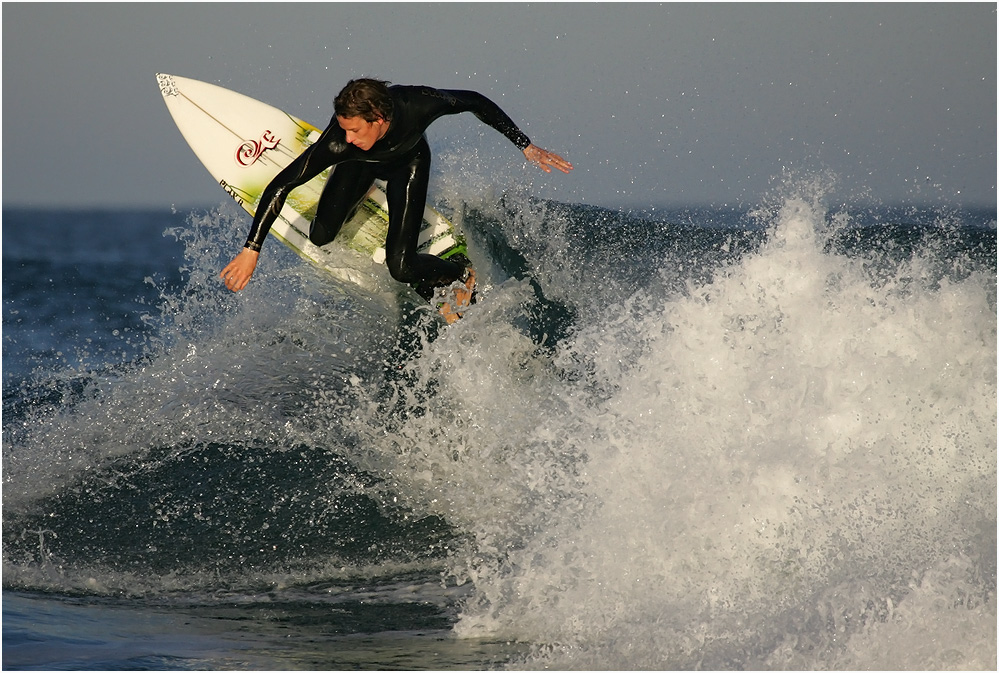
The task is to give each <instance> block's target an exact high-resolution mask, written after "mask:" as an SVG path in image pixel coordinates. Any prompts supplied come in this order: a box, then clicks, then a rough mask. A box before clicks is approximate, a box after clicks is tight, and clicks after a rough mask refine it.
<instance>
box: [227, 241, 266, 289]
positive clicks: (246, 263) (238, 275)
mask: <svg viewBox="0 0 999 673" xmlns="http://www.w3.org/2000/svg"><path fill="white" fill-rule="evenodd" d="M259 257H260V252H259V251H257V250H250V249H249V248H243V251H242V252H241V253H239V254H238V255H236V259H234V260H232V261H231V262H229V265H228V266H226V268H224V269H222V273H220V274H219V277H220V278H222V279H223V280H224V281H225V286H226V287H227V288H229V289H230V290H232V291H233V292H239V291H240V290H242V289H243V288H244V287H246V284H247V283H249V282H250V276H252V275H253V271H254V269H256V268H257V258H259Z"/></svg>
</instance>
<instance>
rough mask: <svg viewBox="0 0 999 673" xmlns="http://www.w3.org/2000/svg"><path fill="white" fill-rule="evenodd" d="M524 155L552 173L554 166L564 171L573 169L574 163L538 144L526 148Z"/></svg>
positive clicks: (546, 171) (545, 170)
mask: <svg viewBox="0 0 999 673" xmlns="http://www.w3.org/2000/svg"><path fill="white" fill-rule="evenodd" d="M524 156H525V157H527V160H528V161H530V162H531V163H533V164H537V165H538V166H539V167H540V168H541V170H543V171H544V172H545V173H551V172H552V168H553V167H554V168H557V169H559V170H560V171H562V172H563V173H568V172H569V171H571V170H572V164H570V163H569V162H568V161H566V160H565V159H563V158H562V157H560V156H559V155H557V154H555V153H554V152H549V151H548V150H543V149H541V148H540V147H538V146H537V145H534V144H531V145H528V146H527V147H525V148H524Z"/></svg>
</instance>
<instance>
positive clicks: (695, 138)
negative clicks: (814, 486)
mask: <svg viewBox="0 0 999 673" xmlns="http://www.w3.org/2000/svg"><path fill="white" fill-rule="evenodd" d="M2 12H3V15H2V20H3V80H2V93H3V205H4V207H5V208H7V207H15V206H16V207H60V208H61V207H72V206H79V207H84V208H94V207H108V208H118V207H121V208H131V207H176V208H181V209H183V208H200V207H212V206H214V205H217V204H218V203H220V202H223V201H224V200H225V197H224V195H223V194H222V193H221V190H220V189H219V188H218V186H217V185H215V183H214V182H213V180H212V179H211V178H210V176H209V175H208V173H207V171H206V170H205V169H204V168H203V167H202V166H201V164H200V163H199V162H198V161H197V159H196V158H195V157H194V154H193V153H192V152H191V150H190V148H189V147H188V146H187V145H186V143H185V142H184V141H183V138H182V137H181V136H180V133H179V131H178V130H177V128H176V126H175V125H174V124H173V122H172V120H171V118H170V116H169V113H168V112H167V110H166V106H165V105H164V104H163V101H162V98H161V96H160V93H159V89H158V87H157V84H156V73H158V72H165V73H170V74H174V75H181V76H185V77H191V78H194V79H201V80H205V81H208V82H212V83H215V84H219V85H221V86H224V87H226V88H230V89H234V90H236V91H239V92H241V93H244V94H247V95H249V96H252V97H254V98H259V99H261V100H263V101H266V102H268V103H270V104H272V105H276V106H277V107H280V108H282V109H285V110H286V111H288V112H290V113H292V114H294V115H296V116H298V117H301V118H303V119H306V120H308V121H311V122H313V123H314V124H316V125H318V126H324V125H325V124H326V123H328V121H329V119H330V116H331V114H332V103H331V100H332V98H333V97H334V96H335V95H336V93H337V92H338V91H339V90H340V88H342V86H343V85H344V84H346V82H347V81H348V80H349V79H351V78H352V77H357V76H362V75H367V76H376V77H380V78H382V79H387V80H390V81H392V82H394V83H398V84H426V85H430V86H436V87H440V88H456V89H474V90H477V91H480V92H482V93H484V94H485V95H487V96H489V97H490V98H492V99H493V100H495V101H496V102H497V103H499V104H500V106H501V107H502V108H503V109H504V110H505V111H506V112H507V113H508V114H509V115H510V116H511V117H512V118H513V119H514V120H515V121H516V122H517V123H518V124H519V125H520V126H521V128H522V129H523V130H524V131H525V132H526V133H527V134H528V135H529V136H530V137H531V139H532V141H534V143H535V144H537V145H539V146H541V147H544V148H547V149H550V150H552V151H555V152H557V153H559V154H561V155H563V156H565V157H566V158H567V159H569V160H570V161H571V162H572V163H573V164H574V165H575V170H574V171H573V173H572V174H570V175H562V174H560V173H557V172H555V173H553V174H551V175H547V174H545V173H543V172H541V171H540V170H536V169H531V171H530V172H528V171H525V170H524V168H523V164H524V160H523V155H521V154H520V153H519V152H518V151H517V150H516V148H515V147H514V146H513V145H511V144H510V143H509V142H508V141H506V140H505V139H504V138H503V137H502V136H500V135H499V134H497V133H495V132H494V131H492V130H491V129H489V128H487V127H485V126H484V125H482V124H481V123H479V122H478V121H477V120H475V118H474V117H472V116H471V115H460V116H459V117H461V118H459V117H453V118H452V117H447V118H444V119H441V120H438V121H437V122H435V123H434V124H433V125H432V126H431V127H430V129H429V131H428V134H427V135H428V138H429V140H430V143H431V147H432V148H433V150H434V152H435V156H436V157H437V164H436V165H437V166H443V167H448V166H450V167H452V170H454V168H453V167H455V166H458V167H459V170H461V171H467V172H468V174H469V175H472V174H474V175H475V176H476V179H477V181H479V182H484V183H488V181H489V180H490V178H491V177H492V176H493V175H494V174H495V175H506V173H504V171H511V174H512V175H516V176H520V175H523V176H526V177H524V178H523V179H524V180H529V181H530V187H531V190H532V192H533V193H535V194H536V195H538V196H539V197H542V198H552V199H557V200H560V201H563V202H567V203H586V204H590V205H597V206H604V207H609V208H648V207H652V206H670V205H678V206H683V205H731V204H753V203H758V202H760V201H761V200H763V199H764V198H765V197H766V196H767V195H769V194H771V193H772V192H773V191H774V190H779V189H781V188H783V187H782V185H784V184H785V183H786V182H787V181H788V179H789V178H788V176H795V177H794V178H793V179H795V180H799V179H808V177H809V176H821V179H822V180H829V181H830V182H831V183H832V184H834V185H835V187H834V192H835V195H836V196H837V198H841V199H842V200H843V201H845V202H848V201H856V200H869V201H873V202H876V203H884V204H898V203H904V204H935V205H939V204H944V205H950V206H987V207H992V208H994V207H995V205H996V187H995V185H996V13H995V12H996V6H995V4H993V3H974V4H955V3H943V4H918V3H917V4H910V3H889V4H883V5H881V4H879V5H872V4H866V3H858V4H834V5H826V4H812V3H803V4H797V3H789V4H741V3H739V4H670V3H666V4H651V3H637V4H628V3H582V4H569V3H542V4H520V3H496V4H492V3H469V4H465V3H445V4H427V3H402V4H383V3H377V2H374V3H372V2H368V3H304V4H296V3H252V2H250V3H246V2H239V3H218V4H204V3H178V4H173V3H163V4H159V3H109V4H91V3H69V4H59V3H16V2H15V3H10V2H5V3H3V6H2ZM465 117H467V118H468V119H464V118H465ZM440 170H446V168H442V169H440ZM517 171H520V172H517ZM431 198H433V195H432V194H431Z"/></svg>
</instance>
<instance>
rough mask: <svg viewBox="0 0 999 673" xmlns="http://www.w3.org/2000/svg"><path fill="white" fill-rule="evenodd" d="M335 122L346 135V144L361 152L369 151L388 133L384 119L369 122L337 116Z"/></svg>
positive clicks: (359, 118)
mask: <svg viewBox="0 0 999 673" xmlns="http://www.w3.org/2000/svg"><path fill="white" fill-rule="evenodd" d="M336 121H337V123H338V124H340V128H342V129H343V130H344V131H345V132H346V133H347V142H348V143H350V144H351V145H356V146H357V147H359V148H361V149H362V150H370V149H371V146H372V145H374V144H375V143H376V142H378V141H379V140H381V138H382V136H383V135H385V132H386V131H388V122H386V121H385V120H384V119H378V120H376V121H373V122H369V121H367V120H365V119H363V118H362V117H340V116H337V118H336Z"/></svg>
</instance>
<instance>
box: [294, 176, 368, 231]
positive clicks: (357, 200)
mask: <svg viewBox="0 0 999 673" xmlns="http://www.w3.org/2000/svg"><path fill="white" fill-rule="evenodd" d="M374 181H375V176H374V175H373V174H372V172H371V171H370V170H369V169H368V168H367V167H366V166H364V165H363V164H358V163H344V164H338V165H336V166H334V167H333V171H332V172H331V173H330V178H329V180H328V181H327V182H326V187H324V188H323V193H322V196H320V197H319V205H318V206H317V207H316V217H315V219H313V220H312V226H311V227H310V228H309V240H310V241H312V242H313V244H315V245H326V244H327V243H329V242H330V241H332V240H333V239H334V238H336V235H337V234H338V233H340V229H341V228H342V227H343V225H344V224H345V223H346V222H347V221H349V220H350V218H352V217H353V216H354V213H356V212H357V209H358V208H359V207H360V206H361V204H362V203H364V197H365V196H367V194H368V190H369V189H371V185H372V184H373V183H374Z"/></svg>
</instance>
